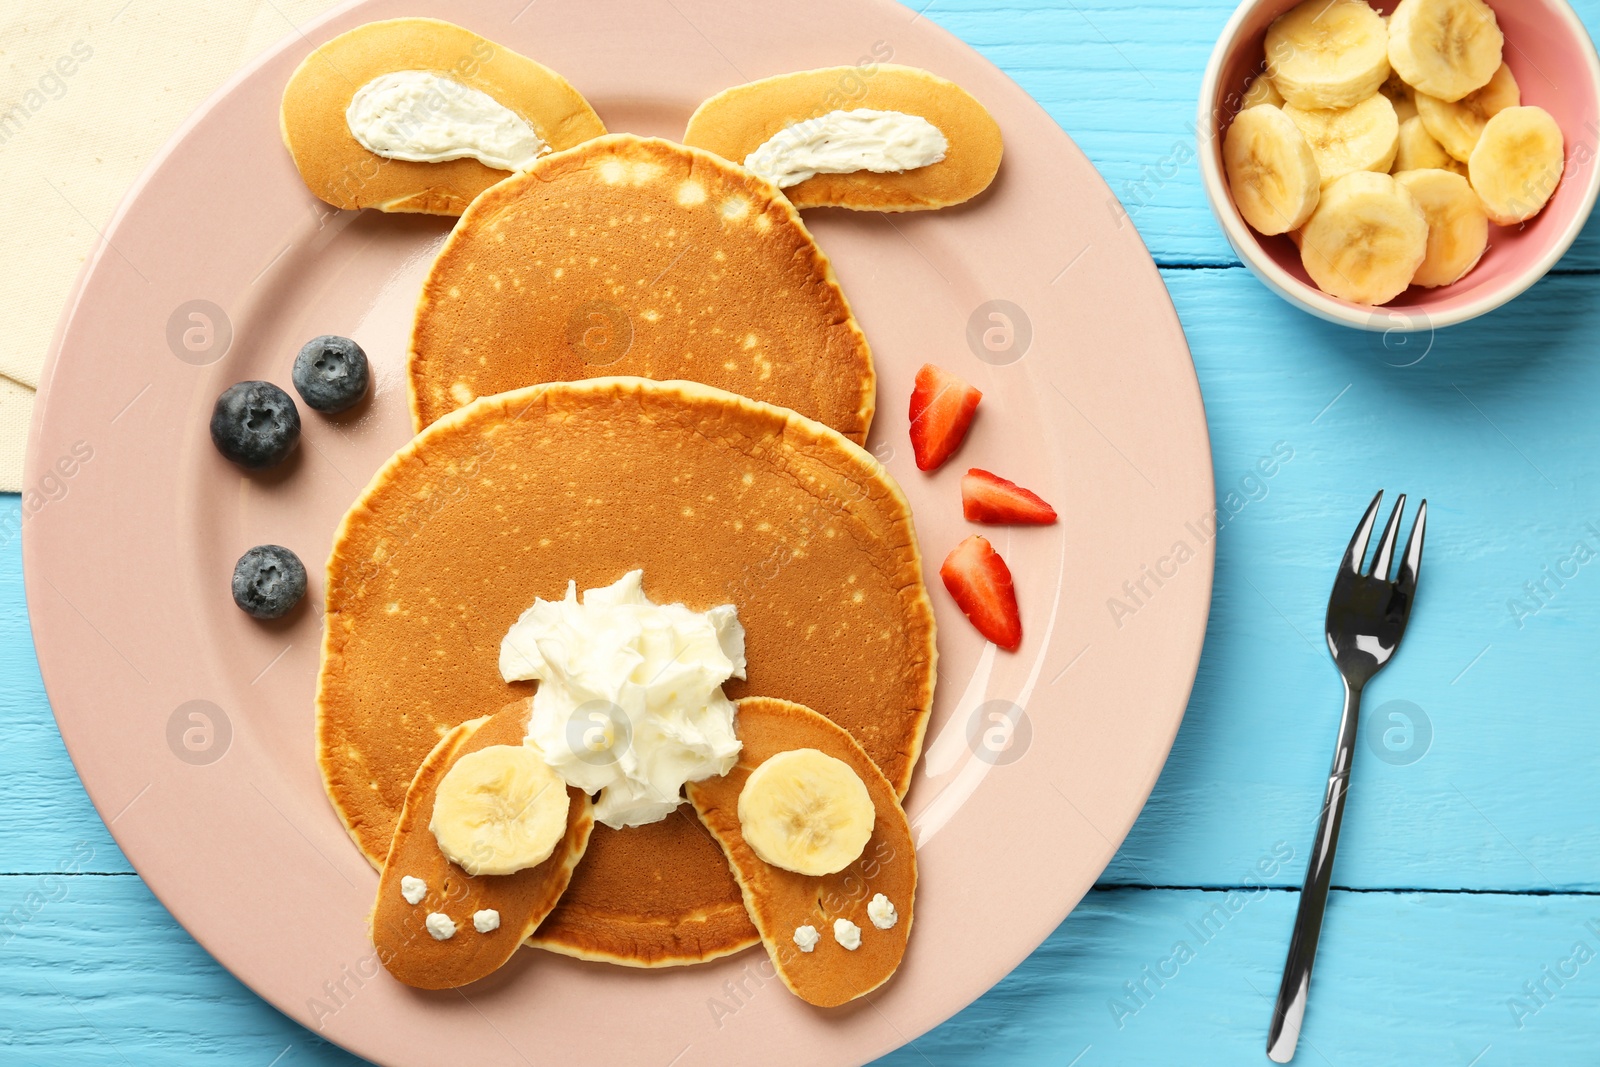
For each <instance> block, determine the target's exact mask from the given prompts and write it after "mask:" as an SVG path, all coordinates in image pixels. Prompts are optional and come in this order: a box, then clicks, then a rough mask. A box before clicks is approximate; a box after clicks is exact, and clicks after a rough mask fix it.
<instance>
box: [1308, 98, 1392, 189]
mask: <svg viewBox="0 0 1600 1067" xmlns="http://www.w3.org/2000/svg"><path fill="white" fill-rule="evenodd" d="M1283 113H1284V114H1285V115H1287V116H1289V121H1291V122H1293V123H1294V124H1295V126H1296V127H1297V128H1298V129H1299V130H1300V133H1301V135H1302V136H1303V137H1305V139H1306V143H1307V144H1309V145H1310V146H1311V155H1312V157H1313V158H1314V159H1316V161H1317V171H1318V173H1320V174H1321V175H1322V187H1323V188H1324V189H1326V188H1327V187H1328V184H1329V183H1330V182H1333V181H1336V180H1338V179H1339V178H1342V177H1344V176H1345V175H1346V174H1349V173H1351V172H1352V171H1358V170H1375V171H1381V172H1383V173H1387V172H1388V170H1389V168H1390V167H1391V166H1392V165H1393V164H1394V157H1395V153H1396V152H1398V151H1399V150H1400V121H1399V120H1398V119H1397V118H1395V114H1394V105H1393V104H1391V103H1389V98H1388V97H1386V96H1384V95H1382V94H1381V93H1373V94H1372V95H1371V96H1369V97H1367V98H1366V99H1365V100H1363V101H1361V103H1359V104H1357V105H1356V106H1355V107H1346V108H1338V109H1334V110H1313V111H1307V110H1303V109H1301V108H1298V107H1295V106H1294V105H1293V104H1285V105H1284V108H1283Z"/></svg>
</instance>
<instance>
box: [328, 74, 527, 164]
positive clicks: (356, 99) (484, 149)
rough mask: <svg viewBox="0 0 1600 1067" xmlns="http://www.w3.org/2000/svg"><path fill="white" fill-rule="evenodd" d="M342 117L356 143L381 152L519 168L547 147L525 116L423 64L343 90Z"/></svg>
mask: <svg viewBox="0 0 1600 1067" xmlns="http://www.w3.org/2000/svg"><path fill="white" fill-rule="evenodd" d="M344 120H345V123H346V124H347V125H348V126H349V127H350V132H351V134H353V135H354V136H355V139H356V140H357V141H360V142H361V146H362V147H363V148H365V149H366V150H367V151H369V152H372V153H373V154H375V155H380V156H383V157H385V158H386V159H404V160H410V161H411V162H413V163H441V162H443V161H445V160H447V159H466V158H472V159H476V160H477V161H478V162H480V163H482V164H483V165H484V166H486V167H493V168H495V169H496V170H526V169H527V168H528V167H530V166H532V165H533V161H534V160H536V159H538V158H539V157H540V156H542V155H544V154H545V153H546V152H549V151H550V146H549V145H547V144H545V143H544V140H543V139H542V138H541V137H540V136H539V135H538V134H537V133H535V132H534V129H533V127H532V126H531V125H529V124H528V122H527V120H526V119H524V118H523V117H522V116H520V115H518V114H517V113H516V112H514V111H512V110H511V109H510V108H508V107H506V106H505V105H503V104H501V103H500V102H499V101H498V100H496V99H495V98H494V97H492V96H490V95H489V94H488V93H485V92H482V91H480V90H478V89H474V88H472V87H471V86H468V85H463V84H461V83H460V82H458V81H456V80H455V79H453V78H443V77H440V76H439V75H437V74H434V73H432V72H430V71H426V70H397V71H393V72H391V73H389V74H383V75H379V76H378V77H376V78H374V79H372V80H371V81H369V82H368V83H367V84H365V85H363V86H362V87H361V88H359V89H357V90H356V94H355V96H353V97H351V98H350V106H349V107H347V108H346V109H345V112H344Z"/></svg>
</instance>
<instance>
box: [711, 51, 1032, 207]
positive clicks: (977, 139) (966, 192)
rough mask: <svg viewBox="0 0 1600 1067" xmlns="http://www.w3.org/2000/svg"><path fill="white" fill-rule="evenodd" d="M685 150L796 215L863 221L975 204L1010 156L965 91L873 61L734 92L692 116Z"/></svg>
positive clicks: (993, 125)
mask: <svg viewBox="0 0 1600 1067" xmlns="http://www.w3.org/2000/svg"><path fill="white" fill-rule="evenodd" d="M683 143H684V144H686V145H689V146H691V147H693V148H703V149H705V150H707V151H709V152H714V153H716V154H717V155H719V156H722V157H723V158H724V159H728V160H731V161H733V162H735V163H739V164H741V165H744V166H746V167H749V168H751V169H752V170H754V171H755V172H756V173H758V174H761V176H762V177H765V178H767V179H768V180H771V181H773V182H774V184H777V185H779V186H781V187H783V191H784V193H785V195H786V196H788V198H789V200H790V202H792V203H793V204H794V206H795V207H797V208H810V207H843V208H850V209H853V210H857V211H921V210H928V209H931V208H941V207H949V206H951V205H953V204H959V203H962V202H964V201H967V200H970V199H972V198H973V197H974V196H977V195H978V194H979V193H981V192H983V190H984V189H986V188H988V186H989V183H990V182H992V181H993V180H994V176H995V173H996V171H997V170H998V169H999V167H1000V156H1001V150H1002V146H1001V140H1000V127H999V125H998V124H997V123H996V122H995V120H994V117H993V116H992V115H990V114H989V112H988V111H987V110H986V109H985V108H984V106H983V105H982V104H980V103H979V102H978V101H977V100H976V99H975V98H974V97H973V96H972V94H970V93H968V92H967V91H966V90H965V89H963V88H961V86H959V85H957V84H955V83H954V82H951V81H947V80H945V79H944V78H941V77H939V76H938V75H936V74H933V73H930V72H929V71H926V70H922V69H920V68H917V67H902V66H896V65H894V64H887V63H874V62H869V61H863V62H862V63H861V64H858V65H857V66H853V67H824V68H822V69H820V70H807V71H797V72H795V73H792V74H780V75H777V76H775V77H771V78H763V79H762V80H760V81H754V82H749V83H747V84H745V85H736V86H734V87H733V88H731V89H725V90H723V91H722V92H720V93H718V94H717V95H715V96H713V97H711V98H710V99H709V100H707V101H705V102H704V103H702V104H701V105H700V106H699V107H698V108H697V109H696V110H695V113H694V114H693V115H692V116H690V118H689V126H688V129H686V130H685V131H684V135H683ZM846 144H848V147H844V146H845V145H846Z"/></svg>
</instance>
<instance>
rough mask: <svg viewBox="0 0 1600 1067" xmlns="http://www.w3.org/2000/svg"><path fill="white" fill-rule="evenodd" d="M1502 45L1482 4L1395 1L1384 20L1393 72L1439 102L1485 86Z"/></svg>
mask: <svg viewBox="0 0 1600 1067" xmlns="http://www.w3.org/2000/svg"><path fill="white" fill-rule="evenodd" d="M1504 46H1505V35H1504V34H1502V33H1501V32H1500V24H1499V23H1498V22H1497V21H1496V20H1495V17H1494V12H1493V11H1492V10H1491V9H1490V8H1489V5H1488V4H1486V3H1484V2H1483V0H1400V6H1399V7H1397V8H1395V9H1394V14H1393V15H1391V16H1390V18H1389V63H1390V64H1391V65H1392V66H1393V67H1394V70H1395V73H1397V74H1399V75H1400V77H1402V78H1404V79H1405V81H1406V84H1407V85H1409V86H1411V87H1412V88H1413V89H1415V90H1417V91H1418V92H1420V93H1427V94H1428V95H1429V96H1434V97H1438V98H1439V99H1440V100H1447V101H1455V100H1460V99H1461V98H1462V97H1463V96H1466V95H1467V94H1468V93H1471V92H1476V91H1477V90H1479V89H1482V88H1483V87H1484V86H1485V85H1487V84H1489V79H1490V78H1492V77H1494V72H1495V70H1496V69H1498V68H1499V66H1500V59H1501V56H1500V53H1501V51H1502V49H1503V48H1504ZM1280 88H1281V86H1280ZM1419 110H1420V108H1419ZM1435 136H1438V135H1437V134H1435Z"/></svg>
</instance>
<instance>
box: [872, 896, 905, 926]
mask: <svg viewBox="0 0 1600 1067" xmlns="http://www.w3.org/2000/svg"><path fill="white" fill-rule="evenodd" d="M867 918H869V919H871V920H872V925H873V926H876V927H877V928H878V929H880V930H887V929H889V928H890V927H892V926H893V925H894V924H895V923H897V922H899V921H900V913H899V912H897V911H895V910H894V905H893V904H892V903H890V901H889V898H888V897H886V896H884V895H883V894H882V893H879V894H878V895H877V896H875V897H873V898H872V899H871V900H869V901H867Z"/></svg>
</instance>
